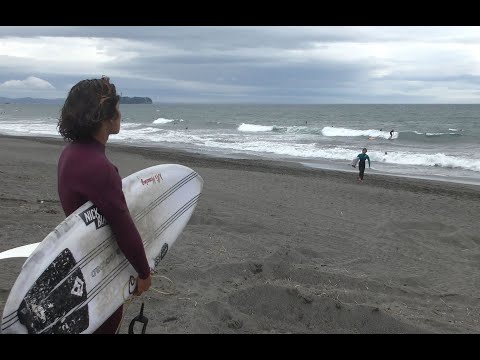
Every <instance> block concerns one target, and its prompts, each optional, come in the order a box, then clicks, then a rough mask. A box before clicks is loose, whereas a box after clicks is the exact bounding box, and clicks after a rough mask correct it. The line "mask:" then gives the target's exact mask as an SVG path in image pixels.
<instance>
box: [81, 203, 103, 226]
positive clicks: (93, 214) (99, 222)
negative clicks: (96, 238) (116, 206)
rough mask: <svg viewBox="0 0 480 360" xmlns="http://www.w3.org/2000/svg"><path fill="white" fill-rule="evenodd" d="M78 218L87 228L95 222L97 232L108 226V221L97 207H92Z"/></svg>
mask: <svg viewBox="0 0 480 360" xmlns="http://www.w3.org/2000/svg"><path fill="white" fill-rule="evenodd" d="M78 216H80V218H81V219H82V220H83V222H84V223H85V225H86V226H88V225H90V224H91V223H93V222H94V223H95V227H96V229H97V230H98V229H100V228H102V227H104V226H106V225H108V223H107V220H106V219H105V217H104V216H103V215H102V214H101V213H100V211H98V208H97V207H96V206H95V205H92V206H90V207H89V208H88V209H87V210H85V211H83V212H81V213H80V214H78Z"/></svg>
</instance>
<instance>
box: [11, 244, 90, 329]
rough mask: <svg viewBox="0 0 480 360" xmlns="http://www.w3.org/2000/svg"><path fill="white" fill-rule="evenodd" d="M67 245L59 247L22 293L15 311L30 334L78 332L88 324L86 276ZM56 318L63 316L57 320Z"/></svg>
mask: <svg viewBox="0 0 480 360" xmlns="http://www.w3.org/2000/svg"><path fill="white" fill-rule="evenodd" d="M76 264H77V263H76V261H75V258H74V257H73V255H72V253H71V252H70V250H69V249H65V250H63V251H62V253H61V254H60V255H58V256H57V257H56V258H55V260H54V261H53V262H52V263H51V264H50V265H49V266H48V267H47V269H46V270H45V271H44V272H43V273H42V275H40V277H39V278H38V279H37V281H35V283H34V284H33V285H32V287H31V288H30V290H29V291H28V292H27V294H26V295H25V297H24V299H23V301H22V303H21V304H20V307H19V308H18V311H17V315H18V318H19V320H20V323H21V324H23V325H25V326H26V327H27V330H28V333H29V334H38V333H44V334H79V333H81V332H82V331H84V330H85V329H87V328H88V326H89V317H88V305H87V304H86V305H84V306H81V307H79V308H78V309H76V310H75V311H73V312H72V310H73V309H75V308H77V307H78V305H80V304H82V303H84V302H85V301H86V300H87V289H86V286H85V278H84V276H83V273H82V271H81V269H80V268H77V269H75V270H74V271H72V269H73V268H74V267H75V265H76ZM59 319H62V320H61V321H59Z"/></svg>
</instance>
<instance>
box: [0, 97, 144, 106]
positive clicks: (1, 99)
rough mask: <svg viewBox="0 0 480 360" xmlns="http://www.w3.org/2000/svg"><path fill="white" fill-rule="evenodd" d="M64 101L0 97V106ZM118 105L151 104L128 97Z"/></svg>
mask: <svg viewBox="0 0 480 360" xmlns="http://www.w3.org/2000/svg"><path fill="white" fill-rule="evenodd" d="M64 102H65V99H37V98H31V97H25V98H16V99H10V98H6V97H0V104H48V105H63V103H64ZM120 104H152V99H150V98H149V97H137V96H135V97H128V96H121V97H120Z"/></svg>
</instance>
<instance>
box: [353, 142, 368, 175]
mask: <svg viewBox="0 0 480 360" xmlns="http://www.w3.org/2000/svg"><path fill="white" fill-rule="evenodd" d="M357 159H358V160H357ZM355 160H357V161H358V171H359V172H358V181H363V174H364V172H365V160H368V168H370V158H369V157H368V155H367V148H363V149H362V152H361V153H360V154H358V155H357V157H356V158H355V159H354V162H355V165H354V164H353V163H352V166H353V167H356V161H355Z"/></svg>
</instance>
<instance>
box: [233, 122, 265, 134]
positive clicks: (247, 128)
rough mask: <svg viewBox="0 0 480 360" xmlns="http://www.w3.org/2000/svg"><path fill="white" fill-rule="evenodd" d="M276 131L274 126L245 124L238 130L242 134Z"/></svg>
mask: <svg viewBox="0 0 480 360" xmlns="http://www.w3.org/2000/svg"><path fill="white" fill-rule="evenodd" d="M273 129H274V126H273V125H255V124H245V123H243V124H242V125H240V126H239V127H238V128H237V130H238V131H242V132H265V131H272V130H273Z"/></svg>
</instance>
